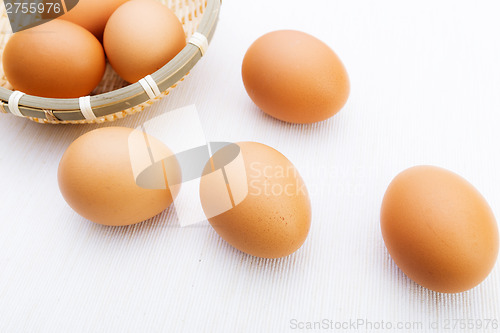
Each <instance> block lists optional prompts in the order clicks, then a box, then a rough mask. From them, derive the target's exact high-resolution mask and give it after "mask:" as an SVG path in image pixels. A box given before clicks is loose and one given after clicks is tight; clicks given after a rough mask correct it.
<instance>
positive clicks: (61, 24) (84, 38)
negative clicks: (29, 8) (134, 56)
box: [2, 19, 106, 98]
mask: <svg viewBox="0 0 500 333" xmlns="http://www.w3.org/2000/svg"><path fill="white" fill-rule="evenodd" d="M2 63H3V68H4V72H5V75H6V77H7V80H8V81H9V83H10V84H11V85H12V86H13V87H14V89H15V90H20V91H22V92H24V93H26V94H30V95H35V96H40V97H52V98H76V97H81V96H86V95H89V94H90V93H91V92H92V90H94V88H95V87H96V86H97V85H98V84H99V82H100V81H101V79H102V76H103V75H104V70H105V67H106V59H105V56H104V50H103V48H102V46H101V44H100V43H99V41H98V40H97V39H96V38H95V37H94V35H92V34H91V33H90V32H88V31H87V30H85V29H84V28H82V27H80V26H79V25H76V24H74V23H71V22H68V21H64V20H60V19H56V20H52V21H48V22H46V23H44V24H41V25H39V26H36V27H33V28H30V29H27V30H23V31H20V32H17V33H15V34H14V35H12V37H11V38H10V39H9V41H8V42H7V45H6V46H5V49H4V53H3V57H2Z"/></svg>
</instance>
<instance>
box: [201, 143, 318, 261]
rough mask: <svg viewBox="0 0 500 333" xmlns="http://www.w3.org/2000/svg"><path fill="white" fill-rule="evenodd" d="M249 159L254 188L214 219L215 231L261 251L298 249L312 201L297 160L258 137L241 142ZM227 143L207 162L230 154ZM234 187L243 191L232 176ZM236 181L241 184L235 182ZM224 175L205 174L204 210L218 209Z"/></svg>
mask: <svg viewBox="0 0 500 333" xmlns="http://www.w3.org/2000/svg"><path fill="white" fill-rule="evenodd" d="M237 145H238V146H239V148H240V149H241V155H242V157H243V161H244V169H245V172H246V181H247V184H245V186H248V194H247V196H246V197H244V199H243V200H242V201H241V202H239V203H238V204H237V205H235V206H234V207H233V208H231V209H229V210H227V211H225V212H223V213H221V214H219V215H216V216H213V217H209V218H208V221H209V222H210V224H211V225H212V227H213V228H214V229H215V231H216V232H217V233H218V234H219V235H220V236H221V237H222V238H223V239H224V240H225V241H227V242H228V243H229V244H231V245H232V246H234V247H235V248H237V249H238V250H240V251H243V252H245V253H248V254H250V255H253V256H256V257H263V258H279V257H284V256H287V255H290V254H291V253H293V252H295V251H297V250H298V249H299V248H300V247H301V246H302V244H303V243H304V241H305V240H306V238H307V235H308V232H309V228H310V224H311V205H310V201H309V195H308V193H307V189H306V186H305V184H304V181H303V180H302V177H301V176H300V174H299V173H298V171H297V169H296V168H295V166H294V165H293V164H292V163H291V162H290V161H289V160H288V159H287V158H286V157H285V156H283V154H281V153H280V152H278V151H277V150H275V149H273V148H271V147H269V146H266V145H264V144H260V143H256V142H239V143H237ZM226 152H227V150H226V149H225V148H222V149H220V150H219V151H217V152H216V153H215V154H214V155H213V157H212V159H211V161H210V162H209V163H207V166H206V167H205V173H204V174H207V172H210V171H211V170H212V169H211V168H212V165H216V164H218V163H219V161H220V160H222V161H224V160H226V157H225V156H224V155H225V153H226ZM228 186H229V187H230V188H231V191H232V192H233V193H235V192H242V190H241V189H239V188H237V187H241V185H239V184H238V183H236V184H234V183H232V182H229V185H228ZM235 186H236V188H235ZM225 187H226V184H225V183H224V180H222V182H221V181H217V180H214V178H210V177H202V179H201V182H200V199H201V203H202V207H203V210H204V211H205V213H206V214H207V215H209V216H210V214H208V213H207V212H209V211H212V210H213V208H212V207H210V206H211V205H212V204H213V205H217V203H216V201H218V200H220V192H219V191H218V189H220V188H225Z"/></svg>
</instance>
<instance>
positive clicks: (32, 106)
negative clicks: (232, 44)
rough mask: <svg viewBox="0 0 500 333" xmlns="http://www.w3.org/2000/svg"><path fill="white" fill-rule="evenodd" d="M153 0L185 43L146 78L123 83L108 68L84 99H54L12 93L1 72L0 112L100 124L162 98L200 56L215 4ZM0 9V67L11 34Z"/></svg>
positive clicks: (54, 121)
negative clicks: (174, 20)
mask: <svg viewBox="0 0 500 333" xmlns="http://www.w3.org/2000/svg"><path fill="white" fill-rule="evenodd" d="M159 1H161V2H162V3H164V4H165V5H166V6H168V7H169V8H170V9H171V10H172V11H174V13H175V14H176V15H177V17H178V18H179V20H180V21H181V23H182V25H183V27H184V32H185V33H186V40H187V45H186V46H185V47H184V49H182V51H181V52H180V53H179V54H177V56H176V57H175V58H174V59H172V60H171V61H170V62H168V63H167V64H166V65H165V66H163V67H162V68H161V69H159V70H158V71H156V72H155V73H153V74H151V75H150V76H148V77H147V79H146V80H145V79H143V80H141V82H137V83H134V84H128V83H127V82H125V81H124V80H122V79H121V78H120V77H119V76H118V75H117V74H116V73H115V72H114V71H113V70H112V69H111V67H110V66H109V64H108V65H107V68H106V72H105V74H104V77H103V80H102V81H101V83H100V84H99V86H98V87H97V88H96V89H95V90H94V91H93V92H92V94H91V96H90V97H88V96H86V97H81V98H69V99H57V98H44V97H37V96H31V95H23V94H21V93H19V92H14V91H12V90H11V89H12V86H11V85H10V84H9V82H8V81H7V79H6V77H5V75H4V73H3V69H0V112H3V113H12V114H15V115H17V116H20V117H25V118H28V119H30V120H33V121H36V122H38V123H44V124H87V123H100V122H105V121H113V120H116V119H120V118H123V117H125V116H127V115H129V114H134V113H137V112H140V111H142V110H144V108H145V107H146V106H148V105H151V104H152V103H154V102H155V101H157V100H159V99H161V98H163V97H165V96H166V95H168V94H169V92H170V90H171V89H172V88H174V87H175V86H176V84H177V82H178V81H181V80H183V78H184V76H185V75H187V74H188V72H189V70H191V68H193V66H194V65H195V64H196V63H197V62H198V60H200V58H201V57H202V56H203V54H204V52H205V49H206V47H207V46H208V42H209V41H210V40H211V39H212V36H213V33H214V31H215V27H216V25H217V19H218V16H219V9H220V5H221V0H159ZM0 5H1V9H0V29H1V35H0V63H1V53H3V49H4V47H5V44H6V43H7V40H8V39H9V37H10V36H11V35H12V33H11V28H10V24H9V21H8V17H7V14H6V11H5V6H4V4H3V1H0ZM13 94H14V95H13ZM19 97H20V98H19ZM9 99H10V100H11V101H10V103H9ZM89 101H90V104H89Z"/></svg>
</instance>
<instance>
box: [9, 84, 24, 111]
mask: <svg viewBox="0 0 500 333" xmlns="http://www.w3.org/2000/svg"><path fill="white" fill-rule="evenodd" d="M24 95H25V94H24V93H23V92H21V91H18V90H16V91H14V92H13V93H12V94H11V95H10V96H9V104H8V107H9V110H10V112H11V113H12V114H13V115H16V116H18V117H24V116H23V114H22V113H21V111H19V100H20V99H21V97H23V96H24Z"/></svg>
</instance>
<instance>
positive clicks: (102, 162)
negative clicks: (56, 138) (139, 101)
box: [58, 127, 182, 226]
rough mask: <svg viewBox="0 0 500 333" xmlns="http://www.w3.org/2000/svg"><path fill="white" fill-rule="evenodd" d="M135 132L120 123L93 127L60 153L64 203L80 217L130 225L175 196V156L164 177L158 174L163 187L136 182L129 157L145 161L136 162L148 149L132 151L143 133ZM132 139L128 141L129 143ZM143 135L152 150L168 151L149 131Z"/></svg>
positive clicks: (177, 173) (177, 177)
mask: <svg viewBox="0 0 500 333" xmlns="http://www.w3.org/2000/svg"><path fill="white" fill-rule="evenodd" d="M135 133H137V131H136V130H133V129H130V128H124V127H106V128H100V129H96V130H93V131H91V132H88V133H86V134H84V135H82V136H81V137H79V138H78V139H76V140H75V141H74V142H73V143H72V144H71V145H70V146H69V147H68V149H67V150H66V152H65V153H64V155H63V157H62V159H61V161H60V163H59V170H58V181H59V188H60V190H61V193H62V195H63V197H64V199H65V200H66V202H67V203H68V204H69V205H70V206H71V207H72V208H73V209H74V210H75V211H76V212H77V213H78V214H80V215H81V216H83V217H84V218H86V219H88V220H90V221H93V222H95V223H99V224H104V225H110V226H123V225H130V224H134V223H138V222H141V221H144V220H147V219H149V218H151V217H153V216H155V215H157V214H159V213H160V212H162V211H163V210H164V209H165V208H167V207H168V206H169V205H170V204H171V203H172V201H173V198H175V196H176V195H177V193H171V191H170V189H169V186H168V184H169V183H172V184H173V183H175V184H177V183H180V182H181V178H182V176H181V171H180V167H179V164H178V163H177V160H175V159H174V160H173V163H169V164H168V165H167V166H165V168H166V169H168V170H165V174H167V175H169V176H168V177H167V179H165V178H164V177H163V176H162V177H161V178H160V182H161V183H162V184H159V185H162V186H159V187H158V188H157V189H155V188H145V187H141V186H138V185H137V183H136V180H135V177H134V173H133V170H132V161H133V160H135V164H136V165H137V164H143V165H144V164H147V163H149V160H145V161H142V162H143V163H141V161H137V160H138V159H139V160H141V159H143V156H142V155H144V156H145V157H146V159H147V158H148V156H149V152H147V151H146V152H145V154H142V155H141V152H139V151H138V150H137V149H133V151H134V155H131V153H130V152H131V151H132V150H131V149H129V147H139V146H140V145H141V142H140V141H141V140H144V135H142V137H141V136H139V135H132V134H135ZM131 138H132V140H134V141H133V142H129V140H131ZM147 138H148V139H147V140H148V142H149V145H150V146H149V147H150V151H151V154H153V155H156V156H172V155H173V154H172V152H171V151H170V150H169V149H168V147H166V146H165V145H164V144H163V143H162V142H160V141H158V140H157V139H155V138H154V137H152V136H149V135H148V136H147ZM136 140H137V142H136ZM138 162H139V163H138ZM162 175H163V173H162ZM165 182H166V183H165Z"/></svg>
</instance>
